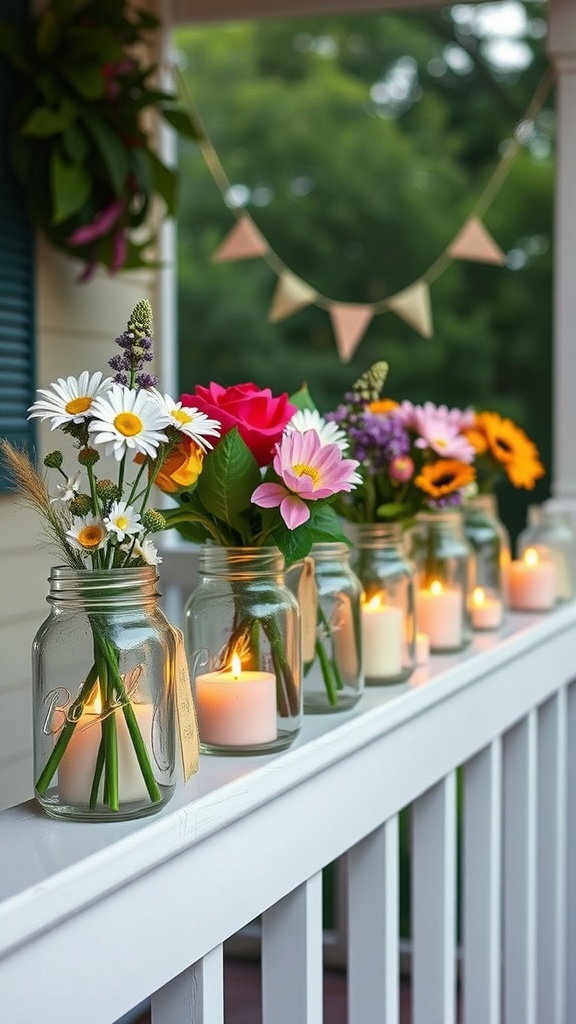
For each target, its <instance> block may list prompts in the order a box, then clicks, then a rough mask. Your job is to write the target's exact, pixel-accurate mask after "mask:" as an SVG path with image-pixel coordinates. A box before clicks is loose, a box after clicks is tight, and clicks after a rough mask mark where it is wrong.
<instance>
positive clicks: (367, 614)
mask: <svg viewBox="0 0 576 1024" xmlns="http://www.w3.org/2000/svg"><path fill="white" fill-rule="evenodd" d="M403 646H404V615H403V613H402V609H401V608H396V607H395V605H390V604H385V603H384V601H383V595H381V594H376V595H374V597H372V598H370V600H369V601H366V602H364V603H363V605H362V662H363V666H364V675H365V676H366V678H367V679H393V678H394V677H395V676H399V675H401V673H402V650H403Z"/></svg>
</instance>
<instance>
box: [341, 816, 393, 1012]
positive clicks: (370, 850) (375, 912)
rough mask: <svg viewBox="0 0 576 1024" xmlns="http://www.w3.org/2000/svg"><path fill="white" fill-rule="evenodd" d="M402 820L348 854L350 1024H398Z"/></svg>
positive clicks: (373, 834)
mask: <svg viewBox="0 0 576 1024" xmlns="http://www.w3.org/2000/svg"><path fill="white" fill-rule="evenodd" d="M398 886H399V871H398V817H397V816H396V815H395V816H394V817H393V818H391V819H390V820H389V821H387V822H385V824H384V825H382V826H381V827H380V828H378V829H376V830H375V831H374V832H371V833H370V835H368V836H366V838H365V839H363V840H362V841H361V842H360V843H357V844H356V846H354V847H352V849H351V850H350V851H349V853H348V1024H374V1022H375V1021H379V1022H381V1024H398V1013H399V992H398V975H399V954H398V926H399V911H398Z"/></svg>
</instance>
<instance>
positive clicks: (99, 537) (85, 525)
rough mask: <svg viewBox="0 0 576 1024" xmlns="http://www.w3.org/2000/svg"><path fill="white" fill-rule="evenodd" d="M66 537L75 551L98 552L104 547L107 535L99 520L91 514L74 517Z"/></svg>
mask: <svg viewBox="0 0 576 1024" xmlns="http://www.w3.org/2000/svg"><path fill="white" fill-rule="evenodd" d="M66 536H67V538H68V540H69V541H70V544H71V545H72V547H73V548H75V549H76V550H77V551H87V552H92V551H98V550H99V548H102V547H104V545H105V543H106V541H107V539H108V534H107V533H106V527H105V525H104V523H103V522H102V520H101V519H98V518H97V517H96V516H93V515H92V514H91V513H90V515H87V516H75V517H74V519H73V520H72V525H71V527H70V529H69V530H66Z"/></svg>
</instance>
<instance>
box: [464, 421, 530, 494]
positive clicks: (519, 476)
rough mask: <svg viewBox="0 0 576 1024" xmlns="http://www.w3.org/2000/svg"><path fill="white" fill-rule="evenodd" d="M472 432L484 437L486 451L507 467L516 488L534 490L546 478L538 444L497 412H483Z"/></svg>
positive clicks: (508, 474) (507, 472)
mask: <svg viewBox="0 0 576 1024" xmlns="http://www.w3.org/2000/svg"><path fill="white" fill-rule="evenodd" d="M473 429H477V430H478V431H479V432H480V433H482V434H483V435H484V437H485V438H486V449H485V450H486V451H489V452H490V454H491V455H492V456H493V457H494V458H495V459H496V461H497V462H499V463H500V464H501V465H502V466H503V467H504V470H505V471H506V474H507V476H508V479H509V480H510V482H511V483H512V484H514V487H524V488H525V489H526V490H529V491H531V490H532V488H533V487H534V484H535V483H536V481H537V480H539V479H540V477H542V476H544V473H545V472H546V471H545V469H544V466H543V465H542V463H541V461H540V456H539V453H538V449H537V447H536V445H535V444H534V442H533V441H531V440H530V438H529V437H528V435H527V434H525V433H524V431H523V430H521V429H520V427H517V426H516V424H515V423H513V422H512V420H509V419H504V418H503V417H502V416H500V415H499V413H497V412H481V413H479V414H478V415H477V417H476V423H475V426H474V428H473Z"/></svg>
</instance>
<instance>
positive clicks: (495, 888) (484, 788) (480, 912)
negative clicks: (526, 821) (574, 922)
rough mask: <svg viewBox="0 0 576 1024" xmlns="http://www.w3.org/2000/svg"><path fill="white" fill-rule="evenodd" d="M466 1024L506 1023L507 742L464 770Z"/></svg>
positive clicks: (496, 745) (495, 745)
mask: <svg viewBox="0 0 576 1024" xmlns="http://www.w3.org/2000/svg"><path fill="white" fill-rule="evenodd" d="M463 830H464V831H463V864H462V913H463V932H462V938H463V946H464V985H463V993H462V1004H463V1014H464V1024H500V1021H501V971H500V961H501V925H502V915H501V903H500V901H501V895H502V889H501V880H502V860H501V858H502V743H501V740H500V738H499V737H498V738H497V739H495V740H494V742H493V743H492V744H491V745H490V746H489V747H486V749H485V750H482V751H481V752H480V753H479V754H477V755H476V757H473V758H472V759H471V760H470V761H468V762H467V764H466V765H465V768H464V820H463Z"/></svg>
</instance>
